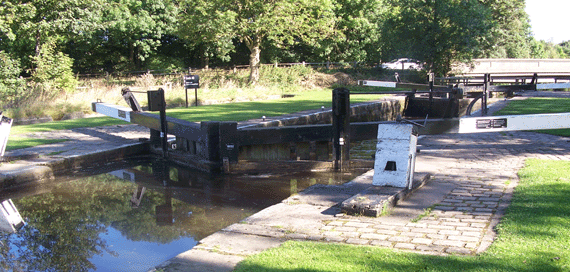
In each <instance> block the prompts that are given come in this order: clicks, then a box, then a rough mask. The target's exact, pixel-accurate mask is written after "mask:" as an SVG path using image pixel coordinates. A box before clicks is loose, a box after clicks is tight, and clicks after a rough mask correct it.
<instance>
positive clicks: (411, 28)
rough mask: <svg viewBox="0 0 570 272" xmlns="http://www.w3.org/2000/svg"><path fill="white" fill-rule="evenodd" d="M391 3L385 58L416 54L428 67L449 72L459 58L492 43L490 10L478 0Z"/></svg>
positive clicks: (468, 57) (401, 0) (473, 54)
mask: <svg viewBox="0 0 570 272" xmlns="http://www.w3.org/2000/svg"><path fill="white" fill-rule="evenodd" d="M390 6H391V9H392V11H391V12H392V14H391V15H390V18H389V19H388V20H387V21H386V25H385V26H384V30H385V32H384V36H383V40H384V41H386V43H385V44H384V46H385V47H386V48H385V51H384V52H383V55H384V57H385V58H393V57H399V56H406V57H412V58H416V59H418V60H420V61H422V62H424V63H425V66H424V67H425V68H426V69H427V70H428V71H431V72H434V73H436V74H438V75H446V74H448V73H449V72H450V71H451V67H452V65H453V64H454V63H455V62H468V61H470V60H471V59H473V58H474V57H476V56H480V55H481V54H482V52H484V51H485V50H487V49H488V47H489V46H490V42H489V37H490V33H491V32H490V30H491V27H492V24H491V17H490V13H489V11H488V10H487V9H486V8H485V6H483V5H482V4H480V3H479V2H478V1H468V0H391V1H390Z"/></svg>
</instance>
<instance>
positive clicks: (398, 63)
mask: <svg viewBox="0 0 570 272" xmlns="http://www.w3.org/2000/svg"><path fill="white" fill-rule="evenodd" d="M382 68H384V69H392V70H408V69H414V70H419V69H421V68H422V64H421V63H420V62H419V61H417V60H414V59H408V58H403V59H396V60H393V61H391V62H386V63H382Z"/></svg>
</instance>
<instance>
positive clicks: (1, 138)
mask: <svg viewBox="0 0 570 272" xmlns="http://www.w3.org/2000/svg"><path fill="white" fill-rule="evenodd" d="M12 121H13V120H12V119H11V118H8V117H4V116H2V112H0V157H3V156H4V152H5V151H6V145H7V144H8V136H10V129H11V128H12Z"/></svg>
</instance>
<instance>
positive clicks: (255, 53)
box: [246, 36, 261, 85]
mask: <svg viewBox="0 0 570 272" xmlns="http://www.w3.org/2000/svg"><path fill="white" fill-rule="evenodd" d="M246 45H247V47H248V48H249V51H250V52H251V53H250V54H249V69H250V74H249V84H251V85H255V84H257V82H258V81H259V64H260V57H259V56H260V53H261V38H260V37H258V36H254V37H252V39H251V40H250V41H249V42H246Z"/></svg>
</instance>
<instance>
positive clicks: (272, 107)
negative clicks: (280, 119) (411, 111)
mask: <svg viewBox="0 0 570 272" xmlns="http://www.w3.org/2000/svg"><path fill="white" fill-rule="evenodd" d="M380 97H381V96H380V95H357V96H353V97H351V102H352V103H359V102H364V101H370V100H374V99H379V98H380ZM122 103H124V102H122ZM331 104H332V91H331V90H330V89H329V90H327V89H325V90H321V91H307V92H302V93H299V94H298V95H295V96H294V97H291V98H282V99H275V100H263V101H249V102H239V103H226V104H214V105H203V106H198V107H190V108H185V107H182V108H173V109H168V110H167V111H166V114H167V115H168V116H170V117H174V118H178V119H182V120H187V121H190V122H200V121H245V120H249V119H255V118H261V117H262V116H266V117H271V116H279V115H283V114H287V113H294V112H299V111H304V110H311V109H320V108H321V107H323V106H324V107H325V108H330V107H331ZM123 106H126V104H124V105H123ZM120 124H127V123H126V122H124V121H121V120H118V119H114V118H111V117H94V118H83V119H75V120H65V121H54V122H48V123H42V124H32V125H22V126H14V127H12V130H11V131H10V138H9V139H8V146H7V148H6V150H15V149H20V148H27V147H32V146H37V145H41V144H50V143H55V142H61V141H63V140H47V139H29V138H24V137H21V136H19V135H22V134H27V133H36V132H49V131H55V130H63V129H74V128H80V127H98V126H110V125H120Z"/></svg>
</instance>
